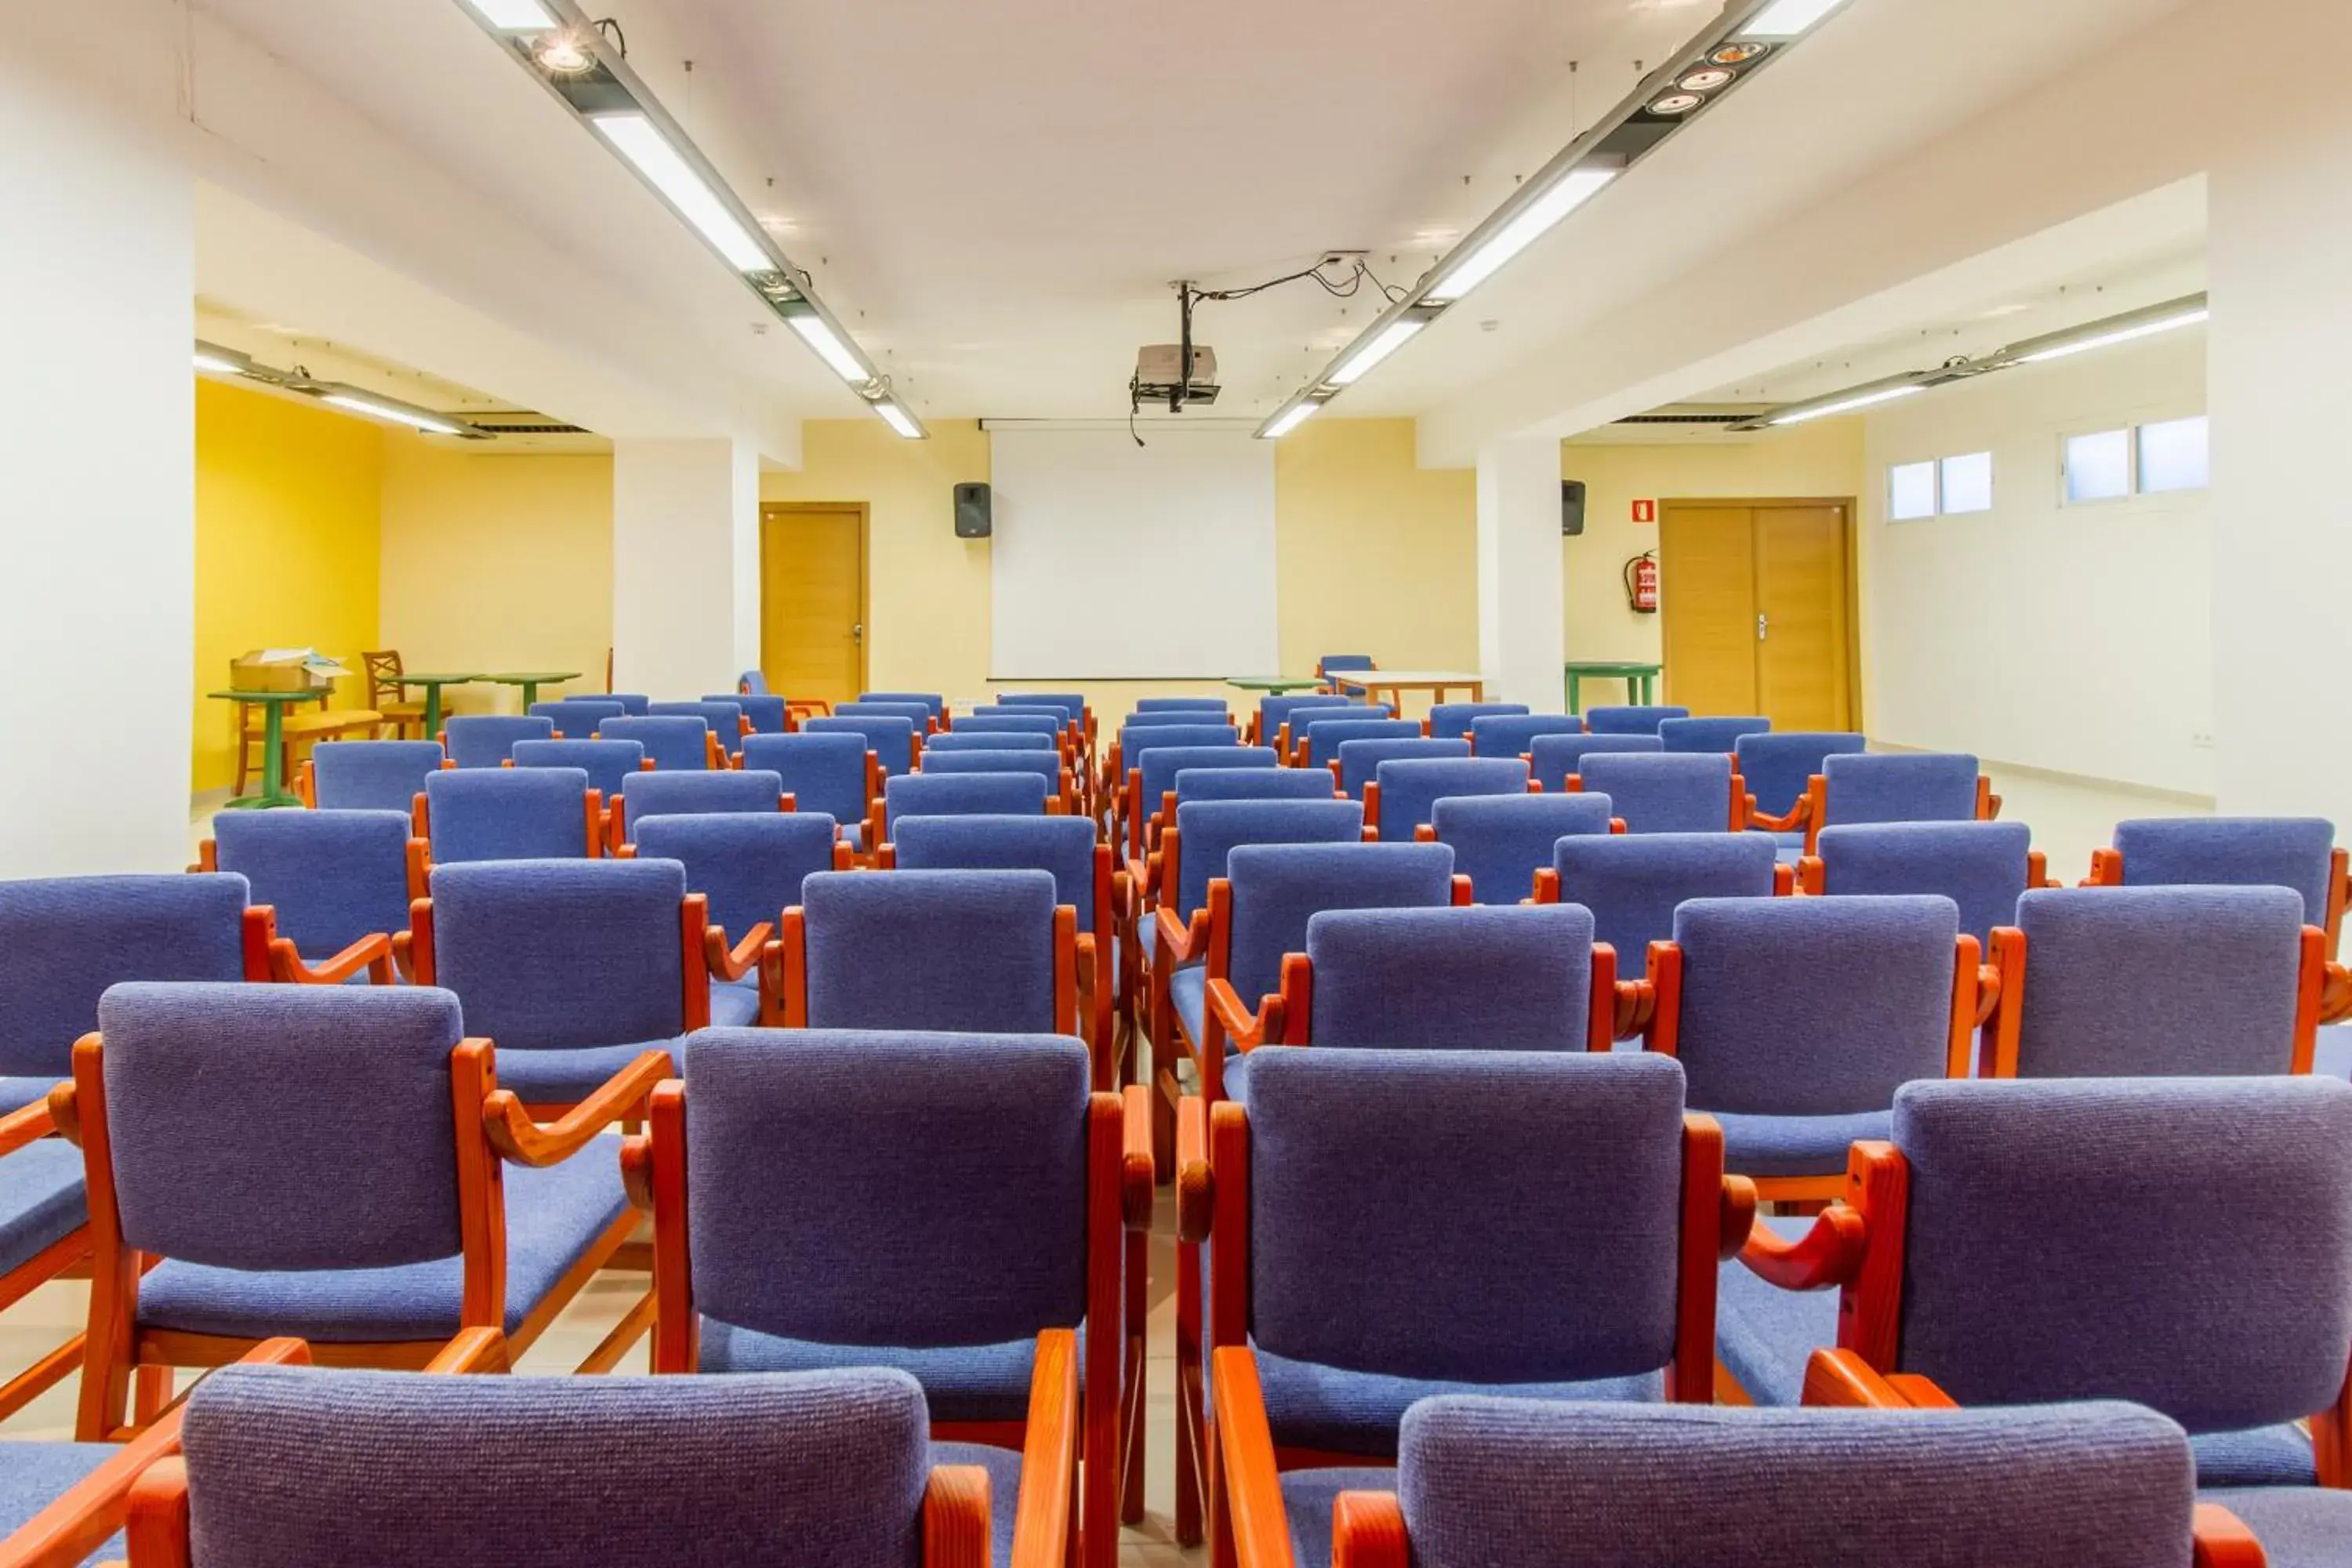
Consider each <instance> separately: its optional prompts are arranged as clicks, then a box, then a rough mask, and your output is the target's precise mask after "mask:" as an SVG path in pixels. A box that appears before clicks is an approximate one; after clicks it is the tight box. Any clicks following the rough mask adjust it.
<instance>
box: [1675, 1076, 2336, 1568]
mask: <svg viewBox="0 0 2352 1568" xmlns="http://www.w3.org/2000/svg"><path fill="white" fill-rule="evenodd" d="M1892 1132H1893V1135H1892V1139H1891V1141H1890V1142H1884V1143H1874V1144H1864V1145H1862V1146H1861V1147H1859V1148H1857V1149H1855V1150H1854V1151H1853V1155H1852V1160H1851V1168H1852V1172H1853V1189H1852V1191H1853V1196H1852V1197H1851V1198H1849V1199H1848V1200H1847V1201H1846V1202H1845V1203H1841V1204H1838V1205H1833V1206H1832V1208H1831V1210H1830V1211H1829V1212H1828V1213H1827V1214H1824V1215H1820V1216H1819V1217H1817V1218H1816V1219H1814V1220H1812V1221H1811V1222H1807V1221H1802V1220H1759V1221H1758V1222H1757V1226H1756V1230H1755V1232H1754V1233H1753V1234H1752V1235H1751V1236H1750V1237H1749V1238H1748V1243H1747V1247H1746V1249H1745V1250H1744V1252H1743V1253H1742V1256H1741V1259H1740V1260H1739V1261H1735V1262H1733V1263H1731V1264H1729V1265H1727V1266H1726V1268H1725V1270H1724V1277H1723V1279H1722V1282H1721V1291H1722V1314H1721V1321H1720V1326H1719V1339H1718V1349H1719V1353H1720V1354H1721V1356H1722V1359H1723V1364H1724V1365H1725V1367H1726V1368H1727V1369H1728V1370H1729V1372H1730V1373H1731V1374H1732V1376H1733V1377H1734V1378H1735V1379H1736V1380H1737V1381H1738V1384H1740V1386H1741V1388H1742V1389H1743V1390H1744V1391H1745V1392H1746V1394H1748V1397H1749V1398H1750V1399H1752V1400H1754V1401H1755V1403H1757V1404H1759V1405H1787V1404H1790V1403H1793V1402H1794V1401H1795V1400H1796V1399H1797V1397H1798V1394H1799V1389H1800V1386H1801V1384H1804V1383H1806V1382H1807V1381H1808V1379H1807V1372H1806V1368H1807V1363H1808V1361H1809V1359H1810V1360H1811V1362H1812V1363H1814V1365H1815V1366H1816V1367H1817V1368H1819V1370H1820V1371H1821V1372H1822V1373H1825V1374H1827V1375H1826V1376H1822V1377H1816V1378H1813V1379H1811V1383H1812V1384H1813V1385H1815V1386H1820V1385H1822V1384H1825V1383H1826V1384H1835V1383H1846V1384H1863V1383H1864V1382H1865V1381H1867V1380H1875V1379H1891V1380H1893V1381H1894V1382H1895V1383H1897V1384H1905V1385H1906V1395H1908V1396H1910V1397H1912V1398H1914V1399H1915V1400H1916V1403H1917V1404H1919V1405H1923V1406H1924V1405H1931V1404H1937V1403H1944V1402H1949V1401H1957V1402H1958V1404H1960V1405H1969V1406H1977V1405H2036V1404H2042V1403H2045V1402H2049V1401H2054V1400H2078V1399H2110V1398H2112V1399H2131V1400H2136V1401H2137V1402H2138V1403H2140V1404H2142V1405H2148V1406H2151V1407H2152V1408H2154V1409H2156V1410H2158V1411H2160V1412H2161V1413H2163V1414H2164V1415H2168V1416H2170V1417H2171V1418H2172V1419H2173V1420H2175V1421H2177V1422H2179V1424H2180V1425H2181V1426H2184V1427H2186V1428H2188V1430H2189V1435H2190V1436H2189V1442H2190V1447H2191V1450H2192V1452H2193V1454H2194V1457H2195V1460H2196V1483H2197V1486H2198V1488H2199V1491H2198V1494H2197V1495H2198V1497H2199V1499H2200V1500H2201V1501H2206V1502H2216V1503H2220V1504H2222V1505H2223V1506H2225V1507H2227V1508H2228V1509H2229V1510H2231V1512H2233V1513H2235V1514H2236V1515H2238V1517H2239V1518H2241V1519H2242V1520H2243V1521H2245V1522H2246V1524H2247V1525H2249V1526H2250V1527H2252V1531H2253V1532H2254V1534H2255V1535H2257V1536H2258V1537H2261V1538H2262V1540H2263V1542H2264V1544H2265V1545H2266V1546H2267V1547H2268V1548H2269V1549H2270V1552H2271V1557H2270V1561H2271V1562H2272V1563H2280V1564H2309V1565H2318V1564H2325V1563H2341V1562H2342V1561H2343V1555H2342V1554H2343V1552H2344V1543H2345V1542H2347V1540H2352V1493H2347V1492H2346V1491H2345V1490H2343V1489H2342V1488H2343V1487H2344V1485H2345V1477H2346V1474H2347V1452H2346V1448H2347V1423H2346V1421H2345V1418H2344V1414H2343V1413H2344V1411H2345V1410H2346V1409H2347V1406H2348V1405H2352V1394H2347V1388H2346V1378H2345V1368H2346V1365H2347V1361H2352V1298H2347V1295H2346V1293H2345V1291H2344V1289H2343V1284H2342V1282H2343V1280H2344V1279H2347V1278H2352V1086H2347V1085H2345V1084H2343V1083H2340V1082H2336V1081H2334V1080H2331V1079H2310V1078H2299V1079H2298V1078H2256V1079H2072V1080H2044V1081H2042V1082H2013V1081H2012V1082H1985V1081H1981V1080H1979V1081H1976V1082H1967V1083H1915V1084H1911V1085H1908V1086H1906V1088H1905V1089H1903V1090H1902V1092H1901V1093H1900V1094H1898V1095H1897V1096H1896V1097H1895V1120H1894V1127H1893V1130H1892ZM1809 1225H1810V1228H1811V1230H1812V1232H1813V1233H1814V1234H1813V1235H1812V1237H1811V1239H1810V1241H1807V1240H1806V1239H1804V1238H1805V1237H1806V1233H1807V1230H1808V1228H1809ZM1830 1232H1837V1233H1841V1234H1840V1236H1839V1240H1838V1244H1837V1245H1835V1246H1831V1247H1823V1246H1822V1245H1821V1243H1822V1240H1823V1239H1825V1235H1824V1233H1830ZM1743 1263H1745V1264H1746V1265H1747V1266H1746V1267H1743V1266H1742V1265H1743ZM1768 1280H1769V1281H1772V1282H1773V1283H1770V1284H1768V1283H1767V1282H1766V1281H1768ZM1842 1298H1843V1300H1842ZM2116 1302H2129V1303H2130V1310H2128V1311H2126V1312H2117V1311H2114V1310H2108V1304H2109V1303H2116ZM1831 1346H1835V1347H1837V1348H1835V1349H1831V1348H1829V1347H1831ZM1816 1352H1818V1353H1816ZM2305 1417H2310V1418H2311V1422H2312V1433H2311V1435H2310V1436H2305V1434H2304V1433H2303V1432H2302V1431H2301V1430H2299V1429H2298V1428H2297V1427H2296V1426H2294V1425H2293V1423H2294V1422H2297V1421H2299V1420H2302V1419H2304V1418H2305ZM2315 1482H2317V1483H2318V1484H2317V1485H2315V1484H2314V1483H2315Z"/></svg>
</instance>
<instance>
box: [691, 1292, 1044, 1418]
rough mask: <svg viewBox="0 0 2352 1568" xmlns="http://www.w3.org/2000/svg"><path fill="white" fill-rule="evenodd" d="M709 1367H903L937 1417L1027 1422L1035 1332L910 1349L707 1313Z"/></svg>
mask: <svg viewBox="0 0 2352 1568" xmlns="http://www.w3.org/2000/svg"><path fill="white" fill-rule="evenodd" d="M701 1342H702V1352H701V1367H702V1370H703V1371H704V1372H709V1373H724V1372H829V1371H833V1370H835V1369H836V1368H840V1367H852V1366H887V1367H895V1368H897V1369H898V1371H900V1372H903V1373H907V1374H908V1375H909V1376H911V1377H912V1378H914V1380H915V1381H916V1382H918V1383H919V1384H922V1385H923V1398H924V1399H925V1400H926V1401H927V1402H928V1403H929V1405H930V1408H931V1419H932V1420H934V1421H1019V1420H1022V1419H1024V1417H1025V1416H1026V1415H1027V1414H1028V1410H1029V1374H1030V1371H1031V1369H1032V1368H1033V1367H1034V1364H1035V1363H1036V1359H1037V1342H1036V1341H1035V1340H1034V1339H1022V1340H1007V1341H1004V1342H1002V1343H1000V1344H988V1345H945V1346H939V1347H928V1348H924V1349H919V1350H908V1349H904V1348H901V1347H898V1346H895V1345H832V1344H821V1343H818V1342H814V1341H812V1340H794V1339H786V1338H785V1337H784V1336H783V1335H782V1334H763V1333H761V1331H759V1330H757V1329H747V1328H743V1327H741V1326H740V1325H738V1324H735V1323H730V1322H726V1321H721V1320H719V1319H718V1318H714V1317H711V1316H709V1314H708V1313H706V1314H704V1316H703V1319H702V1332H701Z"/></svg>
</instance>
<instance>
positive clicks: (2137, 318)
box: [2001, 294, 2212, 364]
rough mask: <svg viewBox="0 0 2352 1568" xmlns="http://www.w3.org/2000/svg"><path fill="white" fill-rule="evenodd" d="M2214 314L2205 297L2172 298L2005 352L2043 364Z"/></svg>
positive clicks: (2025, 361) (2149, 335)
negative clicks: (2207, 305) (2144, 308)
mask: <svg viewBox="0 0 2352 1568" xmlns="http://www.w3.org/2000/svg"><path fill="white" fill-rule="evenodd" d="M2211 315H2212V311H2211V310H2209V309H2207V307H2206V303H2205V296H2204V295H2202V294H2196V295H2191V296H2189V297H2188V298H2186V299H2181V300H2166V301H2165V302H2164V303H2163V304H2161V305H2151V306H2149V307H2148V308H2147V310H2134V311H2131V312H2129V313H2128V314H2126V315H2121V316H2110V317H2108V318H2107V319H2106V320H2105V321H2093V322H2092V323H2091V324H2090V325H2089V326H2086V327H2076V328H2075V329H2074V331H2066V332H2052V333H2050V334H2049V335H2048V336H2046V337H2040V338H2029V339H2027V340H2026V341H2025V342H2021V343H2013V344H2011V346H2010V347H2008V348H2006V349H2004V350H2002V351H2001V352H2002V353H2005V354H2008V355H2011V357H2013V358H2014V359H2015V360H2016V362H2017V363H2019V364H2041V363H2044V362H2045V361H2049V360H2053V359H2064V358H2066V357H2067V356H2068V355H2069V354H2079V353H2088V352H2089V351H2090V350H2092V349H2103V348H2106V347H2108V346H2110V345H2112V344H2115V343H2127V342H2133V341H2135V340H2136V339H2139V338H2152V337H2154V336H2156V335H2157V334H2158V332H2169V331H2176V330H2177V329H2179V328H2181V327H2193V326H2195V325H2197V324H2198V323H2199V322H2200V321H2205V320H2207V319H2208V318H2209V317H2210V316H2211Z"/></svg>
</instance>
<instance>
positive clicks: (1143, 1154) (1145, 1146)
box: [1119, 1083, 1159, 1230]
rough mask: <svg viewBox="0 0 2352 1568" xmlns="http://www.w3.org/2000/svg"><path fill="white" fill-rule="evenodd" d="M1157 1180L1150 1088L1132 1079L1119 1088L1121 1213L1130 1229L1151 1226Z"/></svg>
mask: <svg viewBox="0 0 2352 1568" xmlns="http://www.w3.org/2000/svg"><path fill="white" fill-rule="evenodd" d="M1158 1184H1159V1175H1158V1173H1157V1171H1156V1170H1155V1167H1154V1156H1153V1154H1152V1152H1151V1089H1150V1085H1148V1084H1140V1083H1131V1084H1129V1085H1128V1086H1127V1087H1126V1088H1125V1089H1121V1090H1120V1091H1119V1194H1120V1200H1119V1213H1120V1215H1121V1217H1122V1218H1124V1220H1125V1221H1126V1224H1127V1228H1128V1229H1129V1230H1150V1228H1151V1208H1152V1204H1153V1201H1154V1197H1155V1194H1156V1189H1157V1187H1158Z"/></svg>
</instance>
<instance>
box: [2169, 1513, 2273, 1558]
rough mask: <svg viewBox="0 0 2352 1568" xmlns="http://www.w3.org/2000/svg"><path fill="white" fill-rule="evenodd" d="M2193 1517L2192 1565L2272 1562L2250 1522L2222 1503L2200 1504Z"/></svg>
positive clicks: (2190, 1546) (2190, 1554)
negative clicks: (2247, 1522)
mask: <svg viewBox="0 0 2352 1568" xmlns="http://www.w3.org/2000/svg"><path fill="white" fill-rule="evenodd" d="M2190 1520H2191V1523H2190V1526H2189V1529H2190V1531H2191V1534H2190V1537H2189V1563H2190V1568H2263V1564H2264V1563H2268V1562H2269V1561H2270V1558H2269V1557H2268V1556H2267V1555H2265V1554H2264V1552H2263V1543H2262V1542H2260V1541H2258V1540H2256V1539H2255V1538H2254V1532H2253V1531H2251V1530H2249V1529H2247V1528H2246V1521H2244V1520H2242V1519H2240V1518H2239V1517H2238V1516H2237V1515H2236V1514H2234V1513H2231V1511H2230V1510H2228V1509H2227V1508H2226V1507H2224V1506H2223V1505H2221V1503H2218V1502H2200V1503H2199V1504H2198V1505H2197V1511H2196V1512H2195V1513H2194V1514H2192V1515H2191V1516H2190Z"/></svg>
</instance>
